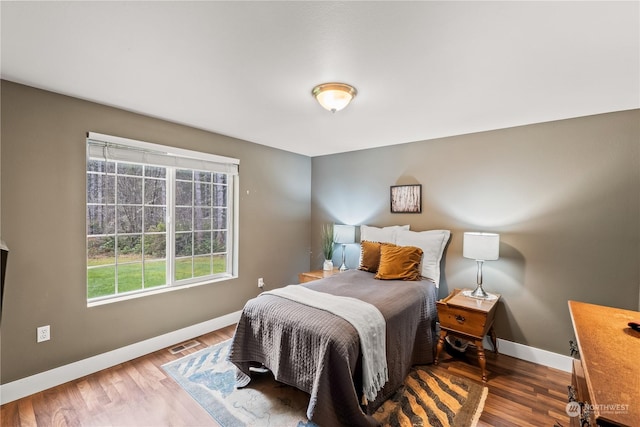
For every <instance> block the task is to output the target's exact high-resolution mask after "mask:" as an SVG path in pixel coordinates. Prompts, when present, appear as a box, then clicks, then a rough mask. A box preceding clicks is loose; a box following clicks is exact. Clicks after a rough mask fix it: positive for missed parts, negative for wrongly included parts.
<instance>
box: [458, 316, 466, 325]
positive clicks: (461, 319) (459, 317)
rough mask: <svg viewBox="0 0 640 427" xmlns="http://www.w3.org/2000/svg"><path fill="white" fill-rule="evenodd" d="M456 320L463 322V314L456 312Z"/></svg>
mask: <svg viewBox="0 0 640 427" xmlns="http://www.w3.org/2000/svg"><path fill="white" fill-rule="evenodd" d="M456 320H457V321H458V323H464V321H465V320H466V319H465V318H464V316H461V315H460V314H456Z"/></svg>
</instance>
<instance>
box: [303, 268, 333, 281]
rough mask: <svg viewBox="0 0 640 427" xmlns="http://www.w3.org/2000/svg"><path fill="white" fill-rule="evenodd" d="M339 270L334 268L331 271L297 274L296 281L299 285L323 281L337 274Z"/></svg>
mask: <svg viewBox="0 0 640 427" xmlns="http://www.w3.org/2000/svg"><path fill="white" fill-rule="evenodd" d="M339 273H340V270H339V269H337V268H334V269H333V270H313V271H307V272H305V273H300V274H298V281H299V282H300V283H307V282H311V281H313V280H318V279H324V278H325V277H331V276H333V275H334V274H339Z"/></svg>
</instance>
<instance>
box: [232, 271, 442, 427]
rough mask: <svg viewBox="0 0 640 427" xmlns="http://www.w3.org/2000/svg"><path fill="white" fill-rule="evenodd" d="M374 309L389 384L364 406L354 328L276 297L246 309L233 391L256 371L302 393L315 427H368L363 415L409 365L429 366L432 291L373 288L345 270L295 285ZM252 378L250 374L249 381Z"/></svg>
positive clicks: (364, 277)
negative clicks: (258, 367) (382, 327)
mask: <svg viewBox="0 0 640 427" xmlns="http://www.w3.org/2000/svg"><path fill="white" fill-rule="evenodd" d="M297 286H304V287H307V288H308V289H311V290H314V291H319V292H324V293H328V294H331V295H338V296H345V297H351V298H357V299H359V300H361V301H364V302H366V303H369V304H371V305H373V306H375V307H376V308H377V309H378V310H379V311H380V313H381V314H382V316H383V317H384V320H385V321H386V334H385V335H386V356H387V357H386V362H387V369H388V377H389V380H388V382H386V384H385V385H384V387H383V388H382V389H381V390H380V391H379V392H378V393H377V396H376V397H375V400H373V401H368V402H367V403H366V404H363V400H364V399H363V387H362V384H363V374H362V371H363V369H362V363H363V362H362V351H361V348H360V338H359V335H358V331H356V328H355V327H354V326H353V325H352V324H351V323H349V322H348V321H347V320H345V319H343V318H342V317H339V316H337V315H335V314H332V313H330V312H329V311H327V310H323V309H320V308H316V307H312V306H309V305H305V304H302V303H300V302H297V301H293V300H291V299H287V298H283V297H282V296H278V295H271V294H261V295H260V296H258V297H256V298H253V299H251V300H249V301H248V302H247V304H246V305H245V307H244V309H243V311H242V315H241V318H240V321H239V322H238V326H237V329H236V332H235V335H234V337H233V342H232V347H231V354H230V357H229V359H230V360H231V362H233V363H234V364H235V365H236V366H237V367H238V372H237V378H236V380H237V381H236V384H237V386H239V387H242V386H246V385H248V384H249V382H250V380H251V375H252V371H251V370H250V367H251V366H255V364H256V363H258V364H263V365H264V366H265V367H267V368H268V369H270V370H271V371H272V373H273V375H274V377H275V379H276V380H278V381H280V382H282V383H285V384H289V385H291V386H294V387H297V388H298V389H300V390H302V391H305V392H307V393H309V395H310V401H309V406H308V408H307V417H308V418H309V419H310V420H311V421H313V422H315V423H316V424H318V425H320V426H338V425H349V426H370V425H371V426H373V425H377V423H376V421H375V420H374V419H373V417H371V416H370V415H371V414H372V413H373V412H374V411H375V410H376V409H377V408H378V407H379V406H380V405H381V404H382V403H383V402H384V401H385V400H386V399H387V398H389V397H390V396H391V395H392V394H393V393H394V391H395V390H396V389H397V388H398V387H399V386H400V385H401V384H402V382H403V380H404V378H405V377H406V375H407V374H408V372H409V370H410V368H411V366H412V365H415V364H426V363H432V362H433V358H434V347H435V343H436V333H435V324H436V318H437V314H436V299H437V294H438V292H437V288H436V286H435V284H434V283H433V282H432V281H430V280H426V279H425V280H420V281H401V280H376V279H374V274H372V273H369V272H366V271H360V270H349V271H345V272H342V273H340V274H337V275H333V276H331V277H327V278H325V279H320V280H316V281H313V282H308V283H305V284H302V285H297ZM254 375H255V374H254Z"/></svg>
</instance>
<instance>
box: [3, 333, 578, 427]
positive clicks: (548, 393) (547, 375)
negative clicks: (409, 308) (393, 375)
mask: <svg viewBox="0 0 640 427" xmlns="http://www.w3.org/2000/svg"><path fill="white" fill-rule="evenodd" d="M234 329H235V327H234V326H230V327H226V328H223V329H220V330H218V331H215V332H212V333H209V334H206V335H203V336H201V337H198V338H197V340H198V341H199V342H200V343H201V345H199V346H197V347H194V348H191V349H189V350H186V351H184V352H182V353H178V354H176V355H173V354H171V353H170V352H169V351H168V349H164V350H160V351H157V352H155V353H152V354H149V355H147V356H144V357H140V358H138V359H135V360H132V361H129V362H126V363H122V364H120V365H117V366H114V367H112V368H109V369H106V370H104V371H100V372H97V373H95V374H92V375H89V376H87V377H84V378H80V379H77V380H74V381H71V382H69V383H66V384H63V385H60V386H58V387H54V388H52V389H49V390H45V391H43V392H40V393H36V394H34V395H32V396H28V397H25V398H23V399H20V400H17V401H14V402H10V403H7V404H5V405H2V407H1V408H0V425H2V426H3V427H8V426H61V427H62V426H217V425H218V424H217V423H216V422H215V421H214V420H213V419H212V418H211V417H210V416H209V414H208V413H207V412H206V411H205V410H204V409H203V408H202V407H201V406H200V405H198V404H197V403H196V402H195V401H194V400H193V399H192V398H191V396H189V394H187V392H185V391H184V390H182V388H181V387H180V386H179V385H178V384H177V383H175V382H174V381H173V380H172V379H171V378H168V377H167V376H166V375H165V373H164V371H163V370H162V368H161V366H162V365H163V364H165V363H167V362H170V361H172V360H175V359H178V358H180V357H183V356H185V355H186V354H189V353H193V352H196V351H198V350H201V349H202V348H205V347H207V346H210V345H213V344H216V343H218V342H221V341H224V340H226V339H229V338H231V337H232V335H233V332H234ZM476 362H477V360H476V356H475V350H474V349H472V348H469V349H468V350H467V354H466V355H465V356H464V358H456V357H453V356H450V355H448V354H445V353H444V352H443V355H442V356H441V361H440V364H439V365H438V366H437V367H435V369H439V370H445V371H447V372H449V373H452V374H455V375H459V376H464V377H468V378H470V379H472V380H474V381H477V380H478V378H479V375H480V368H479V367H478V366H477V363H476ZM487 369H488V371H489V380H488V383H487V385H488V387H489V395H488V397H487V400H486V403H485V407H484V411H483V413H482V416H481V418H480V422H479V424H478V425H479V426H480V427H484V426H494V427H498V426H519V427H521V426H522V427H524V426H532V427H540V426H553V425H554V424H555V423H557V422H559V423H560V425H562V426H568V425H569V418H568V416H567V414H566V413H565V405H566V402H567V397H566V396H567V393H566V390H567V385H568V384H570V382H571V378H570V374H569V373H566V372H562V371H558V370H555V369H551V368H547V367H544V366H541V365H536V364H534V363H530V362H525V361H522V360H519V359H515V358H512V357H509V356H505V355H495V354H493V353H491V352H487Z"/></svg>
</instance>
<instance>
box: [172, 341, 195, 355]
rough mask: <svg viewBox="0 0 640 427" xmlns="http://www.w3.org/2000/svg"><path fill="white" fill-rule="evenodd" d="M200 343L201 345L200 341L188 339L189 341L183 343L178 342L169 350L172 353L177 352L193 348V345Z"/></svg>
mask: <svg viewBox="0 0 640 427" xmlns="http://www.w3.org/2000/svg"><path fill="white" fill-rule="evenodd" d="M198 345H200V343H199V342H198V341H196V340H191V341H187V342H185V343H182V344H178V345H177V346H175V347H171V348H170V349H169V351H170V352H171V354H177V353H180V352H183V351H185V350H188V349H190V348H193V347H195V346H198Z"/></svg>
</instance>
